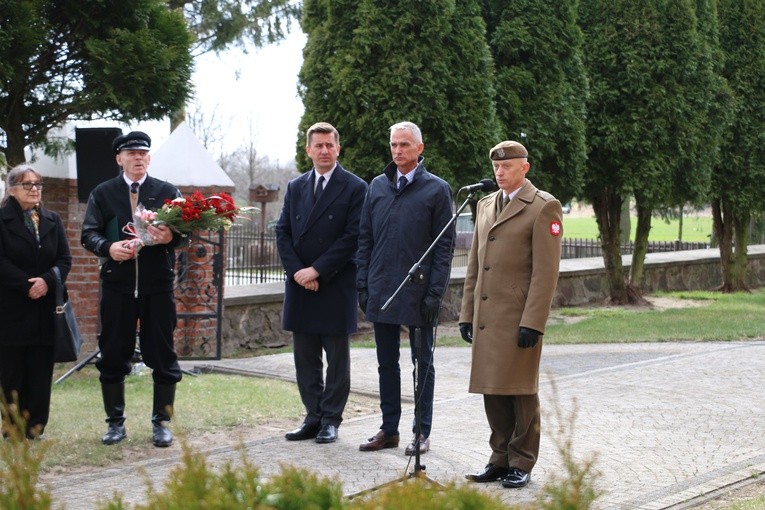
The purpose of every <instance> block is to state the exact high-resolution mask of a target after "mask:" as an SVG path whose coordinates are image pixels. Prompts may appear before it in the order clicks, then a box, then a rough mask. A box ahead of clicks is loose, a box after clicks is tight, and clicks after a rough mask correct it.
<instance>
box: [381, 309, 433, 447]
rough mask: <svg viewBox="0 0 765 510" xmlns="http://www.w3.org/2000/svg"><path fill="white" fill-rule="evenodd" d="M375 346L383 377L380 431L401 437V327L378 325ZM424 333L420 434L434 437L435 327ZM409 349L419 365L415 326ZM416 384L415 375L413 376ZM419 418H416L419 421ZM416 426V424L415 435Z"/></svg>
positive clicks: (411, 332)
mask: <svg viewBox="0 0 765 510" xmlns="http://www.w3.org/2000/svg"><path fill="white" fill-rule="evenodd" d="M374 330H375V344H376V345H377V365H378V368H377V373H378V374H379V376H380V410H381V411H382V415H383V424H382V427H380V429H381V430H382V431H383V432H384V433H385V435H386V436H397V435H399V432H398V425H399V421H400V420H401V368H400V366H399V357H400V348H401V326H400V325H399V324H383V323H381V322H375V323H374ZM420 330H421V332H422V333H421V341H422V344H421V349H420V350H421V359H420V363H419V367H418V371H417V372H418V375H419V387H420V402H419V403H420V412H421V416H422V423H421V429H420V433H421V434H422V435H424V436H425V437H429V436H430V429H431V426H432V424H433V389H434V387H435V383H436V369H435V366H433V328H432V327H423V328H420ZM409 346H410V348H411V353H412V364H413V365H415V364H416V363H417V352H416V349H415V327H414V326H410V327H409ZM412 384H414V374H413V375H412ZM416 419H417V417H416V416H415V420H416ZM414 429H415V423H414V422H413V423H412V432H414Z"/></svg>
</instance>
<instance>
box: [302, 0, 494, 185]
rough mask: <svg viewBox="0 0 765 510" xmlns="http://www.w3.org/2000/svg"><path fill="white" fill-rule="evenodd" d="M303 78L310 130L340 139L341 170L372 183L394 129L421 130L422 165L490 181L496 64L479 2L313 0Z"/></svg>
mask: <svg viewBox="0 0 765 510" xmlns="http://www.w3.org/2000/svg"><path fill="white" fill-rule="evenodd" d="M302 28H303V31H304V32H305V33H306V34H307V35H308V38H307V44H306V47H305V49H304V51H303V55H304V61H303V67H302V69H301V71H300V75H299V93H300V96H301V98H302V99H303V104H304V105H305V113H304V114H303V117H302V120H301V122H300V127H299V132H298V133H297V153H298V167H299V168H302V169H306V168H309V166H310V163H309V162H308V160H307V158H306V154H305V150H304V147H305V138H304V135H303V133H304V132H305V130H306V129H307V128H308V126H310V125H311V124H313V123H314V122H318V121H326V122H330V123H332V124H333V125H334V126H335V127H337V129H338V131H339V132H340V143H341V146H342V152H341V155H340V160H341V162H342V164H343V165H344V166H345V167H346V168H348V169H349V170H351V171H353V172H354V173H356V174H357V175H359V176H361V177H363V178H365V179H367V180H370V179H371V178H373V177H374V176H375V175H378V174H379V173H380V171H381V170H382V168H383V167H384V165H385V164H387V163H388V162H389V161H390V149H389V146H388V145H389V131H388V128H389V127H390V126H391V125H392V124H394V123H396V122H400V121H404V120H409V121H412V122H414V123H416V124H417V125H419V126H420V128H421V130H422V133H423V138H424V143H425V151H424V153H423V155H424V156H425V165H426V167H427V168H428V170H429V171H431V172H433V173H435V174H437V175H439V176H441V177H443V178H444V179H446V180H447V181H449V182H450V183H451V184H452V185H453V186H458V185H462V184H468V183H472V182H475V181H476V180H479V179H480V178H481V177H485V176H487V175H490V174H489V173H488V172H489V171H490V170H489V169H488V157H487V156H488V151H489V148H491V146H492V145H493V144H494V143H496V140H497V130H496V120H495V115H494V104H493V97H494V89H493V86H492V83H493V67H492V63H491V55H490V53H489V50H488V47H487V44H486V40H485V25H484V22H483V19H482V18H481V12H480V8H479V6H478V2H477V0H466V1H460V2H453V1H448V0H429V1H425V2H423V1H420V0H399V1H385V2H380V1H377V0H360V1H359V0H306V1H305V2H304V5H303V18H302Z"/></svg>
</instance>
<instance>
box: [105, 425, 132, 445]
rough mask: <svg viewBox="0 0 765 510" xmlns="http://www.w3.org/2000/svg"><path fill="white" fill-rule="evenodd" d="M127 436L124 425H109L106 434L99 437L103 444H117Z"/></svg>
mask: <svg viewBox="0 0 765 510" xmlns="http://www.w3.org/2000/svg"><path fill="white" fill-rule="evenodd" d="M126 437H127V431H126V430H125V426H124V425H112V424H110V425H109V428H108V429H107V430H106V434H104V437H102V438H101V442H102V443H104V444H117V443H119V442H120V441H122V440H123V439H125V438H126Z"/></svg>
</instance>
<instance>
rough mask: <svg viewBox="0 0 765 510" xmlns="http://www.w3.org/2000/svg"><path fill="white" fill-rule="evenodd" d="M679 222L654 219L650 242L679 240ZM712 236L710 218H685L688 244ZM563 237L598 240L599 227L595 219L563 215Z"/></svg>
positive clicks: (685, 237) (635, 220)
mask: <svg viewBox="0 0 765 510" xmlns="http://www.w3.org/2000/svg"><path fill="white" fill-rule="evenodd" d="M678 224H679V222H678V220H672V221H670V222H669V223H667V222H665V221H664V220H662V219H659V218H654V219H653V221H651V234H650V236H649V237H648V239H649V241H675V240H677V239H678V238H679V232H678ZM631 226H632V232H631V235H630V238H631V239H635V227H636V226H637V218H632V222H631ZM711 234H712V218H711V217H708V216H688V217H686V218H683V238H682V240H683V241H686V242H694V243H698V242H709V239H710V236H711ZM563 236H564V237H566V238H569V239H597V238H598V225H597V223H596V222H595V218H594V217H592V218H587V217H572V216H568V215H565V214H564V215H563Z"/></svg>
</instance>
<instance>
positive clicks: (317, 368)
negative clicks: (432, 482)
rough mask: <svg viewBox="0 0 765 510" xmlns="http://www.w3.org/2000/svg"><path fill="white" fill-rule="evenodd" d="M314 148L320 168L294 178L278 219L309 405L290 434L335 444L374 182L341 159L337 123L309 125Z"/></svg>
mask: <svg viewBox="0 0 765 510" xmlns="http://www.w3.org/2000/svg"><path fill="white" fill-rule="evenodd" d="M306 152H307V153H308V156H309V157H310V158H311V160H312V161H313V169H311V170H310V171H308V172H306V173H304V174H303V175H301V176H300V177H298V178H296V179H293V180H292V181H290V182H289V184H288V185H287V192H286V194H285V196H284V206H283V208H282V213H281V216H280V218H279V221H278V223H277V224H276V244H277V247H278V249H279V256H280V257H281V260H282V264H283V265H284V271H285V273H286V284H285V285H286V288H285V292H284V310H283V317H282V327H283V328H284V329H285V330H286V331H292V339H293V347H294V357H295V372H296V375H297V383H298V390H299V391H300V398H301V400H302V401H303V405H304V406H305V409H306V417H305V419H304V420H303V423H302V425H301V426H300V427H298V428H297V429H295V430H293V431H291V432H288V433H287V434H286V435H285V437H286V438H287V440H289V441H300V440H303V439H315V440H316V442H317V443H332V442H334V441H335V440H337V429H338V427H339V426H340V422H342V421H343V410H344V409H345V404H346V402H347V401H348V394H349V392H350V388H351V356H350V341H349V335H350V334H351V333H353V332H354V331H356V328H357V307H356V303H357V299H358V294H357V292H356V264H355V262H354V256H355V254H356V250H357V248H358V237H359V217H360V215H361V206H362V204H363V202H364V195H365V194H366V191H367V184H366V183H365V182H364V181H363V180H361V179H360V178H358V177H356V176H355V175H353V174H352V173H350V172H348V171H347V170H345V169H344V168H343V167H342V166H340V164H339V163H338V162H337V158H338V156H339V154H340V135H339V133H338V132H337V129H335V128H334V127H333V126H332V125H331V124H328V123H326V122H319V123H316V124H314V125H313V126H311V127H310V128H308V131H307V132H306ZM322 350H323V351H324V352H325V353H326V355H327V378H326V381H325V380H324V375H323V372H324V370H323V364H322Z"/></svg>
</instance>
